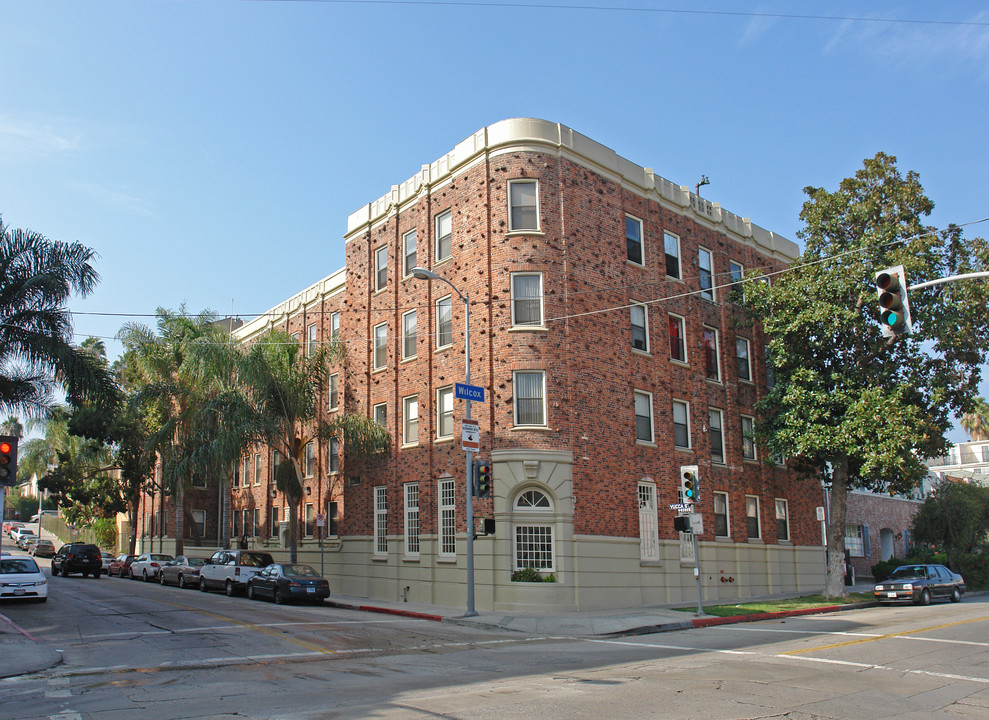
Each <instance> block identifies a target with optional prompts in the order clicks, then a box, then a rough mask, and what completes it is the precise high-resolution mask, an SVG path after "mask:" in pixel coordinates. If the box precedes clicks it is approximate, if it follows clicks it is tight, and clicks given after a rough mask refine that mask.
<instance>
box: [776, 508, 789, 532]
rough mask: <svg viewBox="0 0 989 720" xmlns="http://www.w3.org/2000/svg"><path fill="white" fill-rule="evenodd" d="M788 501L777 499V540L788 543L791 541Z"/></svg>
mask: <svg viewBox="0 0 989 720" xmlns="http://www.w3.org/2000/svg"><path fill="white" fill-rule="evenodd" d="M786 505H787V504H786V500H781V499H780V498H776V540H777V542H778V541H783V542H786V541H788V540H789V539H790V513H789V509H788V508H787V506H786Z"/></svg>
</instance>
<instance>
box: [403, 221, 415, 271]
mask: <svg viewBox="0 0 989 720" xmlns="http://www.w3.org/2000/svg"><path fill="white" fill-rule="evenodd" d="M415 266H416V231H415V230H409V231H408V232H407V233H405V234H404V235H402V277H410V276H411V275H412V270H413V268H415Z"/></svg>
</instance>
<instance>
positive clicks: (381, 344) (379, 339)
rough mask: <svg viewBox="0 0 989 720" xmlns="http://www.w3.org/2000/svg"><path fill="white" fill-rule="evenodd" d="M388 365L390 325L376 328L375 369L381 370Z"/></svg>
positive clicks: (382, 324) (376, 326)
mask: <svg viewBox="0 0 989 720" xmlns="http://www.w3.org/2000/svg"><path fill="white" fill-rule="evenodd" d="M387 363H388V323H381V324H380V325H375V326H374V369H375V370H380V369H381V368H383V367H384V366H385V365H386V364H387Z"/></svg>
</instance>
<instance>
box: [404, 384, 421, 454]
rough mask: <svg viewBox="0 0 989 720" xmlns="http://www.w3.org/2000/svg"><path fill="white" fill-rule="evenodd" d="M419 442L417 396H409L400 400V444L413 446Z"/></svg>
mask: <svg viewBox="0 0 989 720" xmlns="http://www.w3.org/2000/svg"><path fill="white" fill-rule="evenodd" d="M418 442H419V396H418V395H410V396H408V397H407V398H403V399H402V444H403V445H415V444H416V443H418Z"/></svg>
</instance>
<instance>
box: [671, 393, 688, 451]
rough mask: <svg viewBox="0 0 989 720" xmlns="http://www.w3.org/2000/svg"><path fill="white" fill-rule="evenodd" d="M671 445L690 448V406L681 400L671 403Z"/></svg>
mask: <svg viewBox="0 0 989 720" xmlns="http://www.w3.org/2000/svg"><path fill="white" fill-rule="evenodd" d="M673 445H674V446H675V447H678V448H683V449H689V448H690V405H689V404H687V403H685V402H683V401H682V400H674V401H673Z"/></svg>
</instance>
